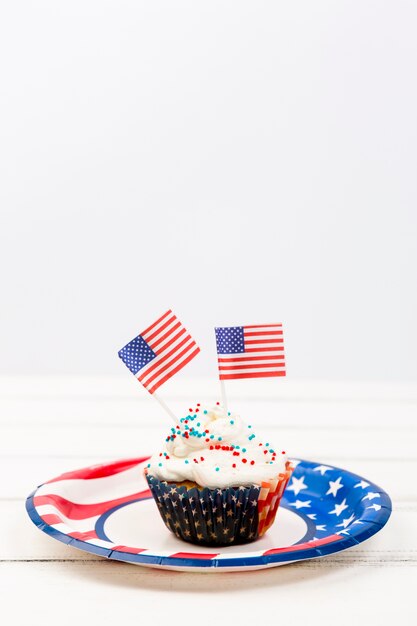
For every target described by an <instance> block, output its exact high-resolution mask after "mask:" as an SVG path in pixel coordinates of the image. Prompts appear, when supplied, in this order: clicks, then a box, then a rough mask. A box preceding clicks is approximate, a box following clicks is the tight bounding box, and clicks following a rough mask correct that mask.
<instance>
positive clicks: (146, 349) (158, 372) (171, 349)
mask: <svg viewBox="0 0 417 626" xmlns="http://www.w3.org/2000/svg"><path fill="white" fill-rule="evenodd" d="M199 352H200V348H199V347H198V346H197V344H196V342H195V341H194V339H193V338H192V337H191V335H190V333H189V332H188V331H187V330H186V329H185V328H184V326H183V325H182V324H181V322H180V321H179V320H178V318H177V317H176V316H175V315H174V313H173V312H172V311H171V310H168V311H167V312H166V313H164V314H163V315H162V316H161V317H160V318H158V319H157V320H156V322H154V323H153V324H151V325H150V326H149V327H148V328H146V329H145V330H144V331H143V332H141V333H140V335H139V336H138V337H135V339H133V340H132V341H131V342H130V343H128V344H127V345H126V346H125V347H124V348H122V350H120V352H119V356H120V358H121V359H122V360H123V361H124V363H125V365H126V366H127V367H128V368H129V369H130V370H131V372H132V373H133V374H134V375H135V376H136V378H137V379H138V380H139V382H141V383H142V385H143V386H144V387H145V388H146V389H147V390H148V391H149V393H154V392H155V391H156V390H157V389H158V387H160V386H161V385H163V384H164V383H165V382H166V381H167V380H168V379H169V378H171V376H174V374H176V373H177V372H178V371H179V370H180V369H182V368H183V367H184V366H185V365H187V363H189V362H190V361H191V359H193V358H194V357H195V356H196V355H197V354H198V353H199Z"/></svg>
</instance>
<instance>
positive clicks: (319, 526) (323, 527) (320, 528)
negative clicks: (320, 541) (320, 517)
mask: <svg viewBox="0 0 417 626" xmlns="http://www.w3.org/2000/svg"><path fill="white" fill-rule="evenodd" d="M316 530H323V531H324V530H326V524H319V525H318V526H316Z"/></svg>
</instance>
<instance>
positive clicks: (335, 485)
mask: <svg viewBox="0 0 417 626" xmlns="http://www.w3.org/2000/svg"><path fill="white" fill-rule="evenodd" d="M341 480H342V477H341V476H339V478H337V479H336V480H329V489H328V491H326V496H328V495H329V493H331V494H332V496H334V497H336V496H337V492H338V491H339V489H342V488H343V487H344V485H343V484H342V483H341V482H340V481H341Z"/></svg>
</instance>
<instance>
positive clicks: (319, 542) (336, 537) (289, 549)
mask: <svg viewBox="0 0 417 626" xmlns="http://www.w3.org/2000/svg"><path fill="white" fill-rule="evenodd" d="M340 539H343V537H342V536H341V535H329V536H328V537H324V538H323V539H317V541H306V542H305V543H299V544H297V545H296V546H288V547H287V548H273V549H272V550H267V551H266V552H264V553H263V556H267V555H268V554H279V553H280V552H292V551H293V550H307V549H308V548H315V547H316V546H322V545H325V544H326V543H332V542H333V541H338V540H340Z"/></svg>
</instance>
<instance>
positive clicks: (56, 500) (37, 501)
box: [33, 489, 152, 520]
mask: <svg viewBox="0 0 417 626" xmlns="http://www.w3.org/2000/svg"><path fill="white" fill-rule="evenodd" d="M151 496H152V494H151V491H150V489H147V490H146V491H139V492H138V493H133V494H132V495H130V496H124V497H123V498H117V499H116V500H108V501H107V502H97V503H95V504H77V503H76V502H71V501H70V500H66V499H65V498H62V497H61V496H57V495H56V494H52V493H51V494H49V495H45V496H35V497H34V498H33V504H34V505H35V507H37V506H41V505H42V504H52V505H53V506H54V507H56V508H57V509H58V511H59V512H60V513H62V514H63V515H65V517H68V518H69V519H76V520H77V519H78V520H80V519H87V518H88V517H95V516H96V515H101V514H102V513H105V511H108V510H109V509H112V508H113V507H115V506H118V505H119V504H123V503H124V502H130V501H131V500H143V499H144V498H150V497H151Z"/></svg>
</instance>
